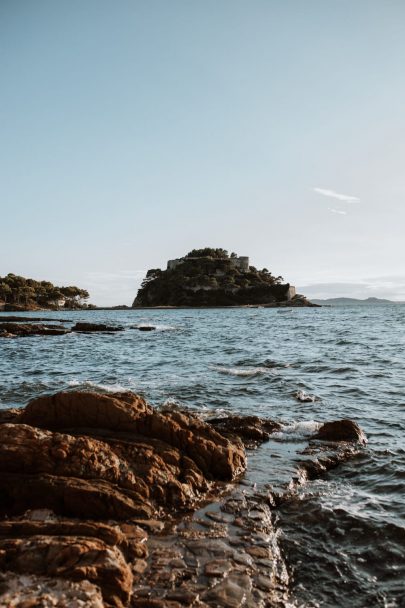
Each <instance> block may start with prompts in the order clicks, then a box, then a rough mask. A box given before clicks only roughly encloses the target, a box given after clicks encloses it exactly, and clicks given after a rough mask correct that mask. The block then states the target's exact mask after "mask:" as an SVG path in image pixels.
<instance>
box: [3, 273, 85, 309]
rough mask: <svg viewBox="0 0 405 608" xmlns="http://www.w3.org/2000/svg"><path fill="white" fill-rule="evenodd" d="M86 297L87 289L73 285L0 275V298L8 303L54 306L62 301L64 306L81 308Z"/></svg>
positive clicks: (10, 274)
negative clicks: (63, 285) (62, 285)
mask: <svg viewBox="0 0 405 608" xmlns="http://www.w3.org/2000/svg"><path fill="white" fill-rule="evenodd" d="M88 298H89V293H88V291H86V290H85V289H80V288H79V287H76V286H74V285H71V286H68V287H57V286H56V285H53V283H51V282H50V281H36V280H34V279H26V278H25V277H21V276H18V275H15V274H12V273H9V274H8V275H7V276H5V277H0V299H2V300H3V301H4V303H5V304H8V305H13V306H23V307H27V308H28V307H33V308H35V307H45V308H49V307H50V308H56V307H59V306H60V304H61V303H63V305H64V306H65V307H66V308H82V307H83V306H85V304H84V301H85V300H87V299H88Z"/></svg>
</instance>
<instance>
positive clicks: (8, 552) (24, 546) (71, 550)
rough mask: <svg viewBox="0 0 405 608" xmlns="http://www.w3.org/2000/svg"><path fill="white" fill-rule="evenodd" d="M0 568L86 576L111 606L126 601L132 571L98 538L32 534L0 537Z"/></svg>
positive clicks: (119, 604) (73, 577)
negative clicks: (13, 537) (24, 536)
mask: <svg viewBox="0 0 405 608" xmlns="http://www.w3.org/2000/svg"><path fill="white" fill-rule="evenodd" d="M0 569H1V570H2V571H5V570H7V571H9V572H15V573H16V574H31V575H37V576H45V577H55V578H67V579H70V580H73V581H80V580H87V581H89V582H90V583H92V584H94V585H97V586H98V587H100V588H101V591H102V595H103V598H104V600H105V601H106V602H108V603H109V604H110V605H111V606H117V607H119V608H120V607H121V606H124V605H126V604H127V603H128V600H129V598H130V595H131V592H132V582H133V577H132V572H131V569H130V567H129V565H128V564H127V563H126V561H125V559H124V557H123V555H122V553H121V552H120V551H119V549H117V548H115V547H108V546H107V545H106V544H105V543H104V542H103V541H100V540H97V539H94V538H92V539H87V538H84V537H81V538H72V537H63V536H58V537H48V536H35V537H30V538H28V539H27V538H16V539H2V540H0Z"/></svg>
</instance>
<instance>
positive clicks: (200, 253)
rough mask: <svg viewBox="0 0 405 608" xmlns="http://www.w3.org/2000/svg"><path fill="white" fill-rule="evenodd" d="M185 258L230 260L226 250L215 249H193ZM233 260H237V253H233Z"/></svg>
mask: <svg viewBox="0 0 405 608" xmlns="http://www.w3.org/2000/svg"><path fill="white" fill-rule="evenodd" d="M184 257H186V258H220V259H228V258H229V255H228V252H227V251H226V249H220V248H219V249H213V248H212V247H204V249H193V250H192V251H190V252H189V253H187V255H185V256H184ZM231 257H232V258H236V257H237V255H236V253H231Z"/></svg>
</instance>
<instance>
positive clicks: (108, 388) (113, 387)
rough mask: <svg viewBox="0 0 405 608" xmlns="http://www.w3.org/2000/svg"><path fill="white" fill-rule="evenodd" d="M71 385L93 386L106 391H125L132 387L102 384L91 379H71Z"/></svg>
mask: <svg viewBox="0 0 405 608" xmlns="http://www.w3.org/2000/svg"><path fill="white" fill-rule="evenodd" d="M68 385H69V386H72V387H73V386H80V387H83V388H92V389H95V390H100V391H104V392H106V393H125V392H126V391H128V390H130V388H132V387H128V386H122V384H101V383H97V382H92V381H91V380H69V381H68Z"/></svg>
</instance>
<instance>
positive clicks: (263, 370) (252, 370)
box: [210, 365, 275, 378]
mask: <svg viewBox="0 0 405 608" xmlns="http://www.w3.org/2000/svg"><path fill="white" fill-rule="evenodd" d="M210 367H211V369H214V370H215V371H217V372H219V373H220V374H226V375H228V376H241V377H245V378H253V377H254V376H261V375H263V374H274V373H275V372H274V371H273V370H272V369H271V368H270V369H269V368H268V367H222V366H220V365H211V366H210Z"/></svg>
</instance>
